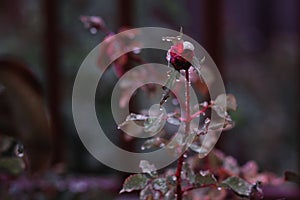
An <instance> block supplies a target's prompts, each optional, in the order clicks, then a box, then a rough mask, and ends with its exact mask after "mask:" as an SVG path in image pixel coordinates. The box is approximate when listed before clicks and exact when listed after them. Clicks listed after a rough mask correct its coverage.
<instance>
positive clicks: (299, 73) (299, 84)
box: [297, 1, 300, 172]
mask: <svg viewBox="0 0 300 200" xmlns="http://www.w3.org/2000/svg"><path fill="white" fill-rule="evenodd" d="M297 18H298V19H297V24H298V27H297V29H298V55H297V58H298V60H297V63H298V68H297V70H298V80H297V81H298V98H300V90H299V87H300V78H299V77H300V69H299V66H300V2H299V1H298V16H297ZM299 121H300V105H299V104H298V122H299ZM297 141H298V172H300V123H298V140H297Z"/></svg>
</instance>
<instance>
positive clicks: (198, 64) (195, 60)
mask: <svg viewBox="0 0 300 200" xmlns="http://www.w3.org/2000/svg"><path fill="white" fill-rule="evenodd" d="M204 60H205V56H204V57H203V58H202V59H201V61H199V59H198V58H197V57H196V56H194V57H193V60H192V62H191V64H192V66H193V67H194V69H195V70H196V71H197V73H198V75H199V76H201V71H200V69H201V64H203V63H204Z"/></svg>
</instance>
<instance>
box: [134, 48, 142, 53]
mask: <svg viewBox="0 0 300 200" xmlns="http://www.w3.org/2000/svg"><path fill="white" fill-rule="evenodd" d="M133 53H134V54H139V53H141V49H140V48H139V47H134V48H133Z"/></svg>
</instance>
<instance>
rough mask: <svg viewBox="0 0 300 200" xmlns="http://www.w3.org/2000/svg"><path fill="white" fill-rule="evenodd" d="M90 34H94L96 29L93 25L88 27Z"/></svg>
mask: <svg viewBox="0 0 300 200" xmlns="http://www.w3.org/2000/svg"><path fill="white" fill-rule="evenodd" d="M90 32H91V34H96V33H97V32H98V30H97V29H96V28H95V27H92V28H90Z"/></svg>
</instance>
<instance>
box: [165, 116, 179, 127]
mask: <svg viewBox="0 0 300 200" xmlns="http://www.w3.org/2000/svg"><path fill="white" fill-rule="evenodd" d="M179 117H180V116H178V113H169V114H168V118H167V122H168V123H169V124H173V125H175V126H179V125H180V124H181V121H180V119H179Z"/></svg>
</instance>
